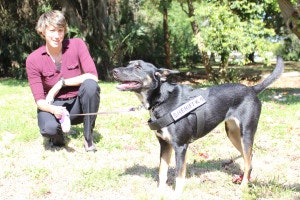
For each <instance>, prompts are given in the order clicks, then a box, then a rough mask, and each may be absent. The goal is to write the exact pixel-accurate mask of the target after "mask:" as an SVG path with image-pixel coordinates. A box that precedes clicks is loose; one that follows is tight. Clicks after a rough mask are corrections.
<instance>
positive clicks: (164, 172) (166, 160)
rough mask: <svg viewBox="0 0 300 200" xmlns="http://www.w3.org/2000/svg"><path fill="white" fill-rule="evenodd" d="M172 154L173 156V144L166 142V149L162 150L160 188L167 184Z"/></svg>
mask: <svg viewBox="0 0 300 200" xmlns="http://www.w3.org/2000/svg"><path fill="white" fill-rule="evenodd" d="M171 156H172V146H171V145H170V144H167V143H166V146H165V148H164V151H163V152H161V157H160V164H159V187H160V188H163V187H165V186H166V182H167V179H168V169H169V164H170V161H171Z"/></svg>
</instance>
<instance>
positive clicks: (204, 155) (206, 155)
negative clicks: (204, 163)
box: [199, 153, 208, 158]
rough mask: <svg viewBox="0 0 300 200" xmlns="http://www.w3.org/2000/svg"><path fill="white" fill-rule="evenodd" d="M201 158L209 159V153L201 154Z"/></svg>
mask: <svg viewBox="0 0 300 200" xmlns="http://www.w3.org/2000/svg"><path fill="white" fill-rule="evenodd" d="M199 156H201V157H204V158H208V154H207V153H199Z"/></svg>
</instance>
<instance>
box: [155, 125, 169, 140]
mask: <svg viewBox="0 0 300 200" xmlns="http://www.w3.org/2000/svg"><path fill="white" fill-rule="evenodd" d="M156 136H158V137H160V138H161V139H163V140H165V141H167V142H169V141H171V139H172V136H171V134H170V132H169V131H168V129H167V127H164V128H162V129H161V130H160V131H156Z"/></svg>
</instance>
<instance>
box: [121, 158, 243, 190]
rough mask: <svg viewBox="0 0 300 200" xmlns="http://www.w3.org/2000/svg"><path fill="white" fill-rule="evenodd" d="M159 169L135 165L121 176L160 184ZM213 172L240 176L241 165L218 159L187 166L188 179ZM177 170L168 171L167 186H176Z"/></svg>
mask: <svg viewBox="0 0 300 200" xmlns="http://www.w3.org/2000/svg"><path fill="white" fill-rule="evenodd" d="M158 171H159V169H158V167H155V168H149V167H147V166H144V165H139V164H137V165H134V166H132V167H130V168H127V169H126V170H125V172H124V173H122V174H121V176H125V175H137V176H145V177H151V178H152V179H153V181H156V182H158ZM213 171H221V172H224V173H227V174H229V175H232V176H233V175H234V174H240V173H241V169H240V166H239V164H237V163H235V162H234V161H232V160H229V159H218V160H209V161H194V163H193V164H187V176H186V177H187V179H188V178H190V177H192V176H196V177H200V176H201V175H203V174H205V173H209V172H213ZM175 178H176V177H175V168H174V167H171V168H169V170H168V180H167V185H169V186H174V185H175Z"/></svg>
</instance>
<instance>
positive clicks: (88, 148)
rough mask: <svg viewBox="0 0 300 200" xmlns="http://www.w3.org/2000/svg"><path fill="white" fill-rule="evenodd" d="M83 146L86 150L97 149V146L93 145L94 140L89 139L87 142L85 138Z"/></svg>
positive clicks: (93, 150)
mask: <svg viewBox="0 0 300 200" xmlns="http://www.w3.org/2000/svg"><path fill="white" fill-rule="evenodd" d="M84 148H85V151H86V152H89V151H91V152H96V151H97V148H96V147H95V145H94V142H93V141H91V142H88V141H86V139H84Z"/></svg>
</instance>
